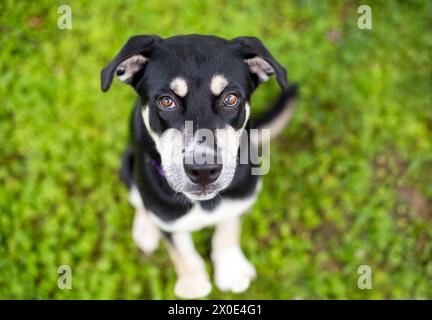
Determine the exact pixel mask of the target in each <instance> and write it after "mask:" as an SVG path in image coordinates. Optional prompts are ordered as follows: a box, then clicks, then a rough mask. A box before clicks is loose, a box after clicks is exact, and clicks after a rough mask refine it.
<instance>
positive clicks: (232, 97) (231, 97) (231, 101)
mask: <svg viewBox="0 0 432 320" xmlns="http://www.w3.org/2000/svg"><path fill="white" fill-rule="evenodd" d="M238 101H239V97H238V96H237V95H236V94H234V93H228V94H227V95H226V97H225V99H224V105H225V106H227V107H231V108H232V107H235V106H236V105H237V103H238Z"/></svg>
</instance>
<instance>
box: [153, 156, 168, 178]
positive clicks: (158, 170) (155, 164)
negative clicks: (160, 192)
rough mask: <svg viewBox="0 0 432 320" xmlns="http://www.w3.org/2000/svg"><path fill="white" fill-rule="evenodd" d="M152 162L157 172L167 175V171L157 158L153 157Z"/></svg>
mask: <svg viewBox="0 0 432 320" xmlns="http://www.w3.org/2000/svg"><path fill="white" fill-rule="evenodd" d="M150 162H151V164H152V166H153V168H154V169H155V170H156V172H157V173H158V174H159V175H160V176H161V177H165V172H164V171H163V169H162V167H161V166H160V164H159V163H158V162H157V161H156V160H155V159H151V161H150Z"/></svg>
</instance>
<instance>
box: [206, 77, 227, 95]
mask: <svg viewBox="0 0 432 320" xmlns="http://www.w3.org/2000/svg"><path fill="white" fill-rule="evenodd" d="M227 86H228V80H227V79H226V78H225V77H224V76H223V75H221V74H215V75H214V76H213V77H212V78H211V80H210V91H211V92H212V93H213V94H214V95H215V96H218V95H220V94H221V93H222V91H223V90H224V89H225V88H226V87H227Z"/></svg>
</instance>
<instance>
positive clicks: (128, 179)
mask: <svg viewBox="0 0 432 320" xmlns="http://www.w3.org/2000/svg"><path fill="white" fill-rule="evenodd" d="M133 161H134V158H133V150H132V147H131V146H130V145H129V146H128V147H127V148H126V150H125V151H124V152H123V155H122V157H121V167H120V172H119V173H120V178H121V180H122V181H123V182H124V184H125V185H126V186H127V187H128V188H129V189H130V188H131V187H132V184H133V177H132V171H133Z"/></svg>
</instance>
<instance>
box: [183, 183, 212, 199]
mask: <svg viewBox="0 0 432 320" xmlns="http://www.w3.org/2000/svg"><path fill="white" fill-rule="evenodd" d="M219 192H220V190H218V188H216V186H212V185H207V186H200V185H197V184H193V185H191V186H190V188H186V190H185V191H183V193H184V194H185V195H186V196H187V197H188V198H190V199H192V200H198V201H203V200H210V199H213V198H215V197H216V196H217V194H218V193H219Z"/></svg>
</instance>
